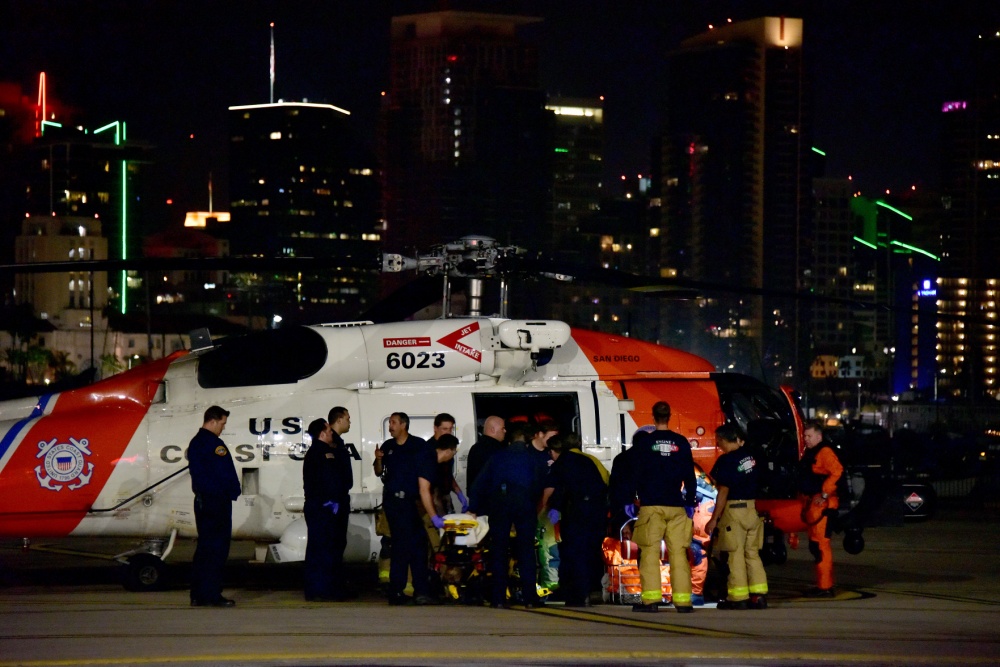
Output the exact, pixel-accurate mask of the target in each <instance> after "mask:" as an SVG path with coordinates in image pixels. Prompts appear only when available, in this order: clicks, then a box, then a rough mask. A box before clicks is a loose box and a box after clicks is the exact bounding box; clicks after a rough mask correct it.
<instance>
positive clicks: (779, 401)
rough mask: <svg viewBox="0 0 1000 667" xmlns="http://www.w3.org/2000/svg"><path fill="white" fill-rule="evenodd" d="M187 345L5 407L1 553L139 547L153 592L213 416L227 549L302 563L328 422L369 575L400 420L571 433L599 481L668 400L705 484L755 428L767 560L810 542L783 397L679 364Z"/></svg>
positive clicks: (436, 330)
mask: <svg viewBox="0 0 1000 667" xmlns="http://www.w3.org/2000/svg"><path fill="white" fill-rule="evenodd" d="M514 252H515V251H514V250H512V249H505V248H498V247H497V246H496V244H495V243H494V242H492V239H486V238H484V237H467V238H465V239H462V241H461V242H459V243H457V244H451V245H448V246H443V247H441V248H439V249H438V252H437V253H436V254H433V255H431V256H428V257H424V258H419V259H417V260H411V259H407V258H403V257H401V256H398V255H387V256H385V258H384V261H383V268H384V269H385V270H387V271H402V270H405V269H408V268H417V269H418V270H421V271H424V272H427V273H432V274H434V275H439V276H444V278H445V281H447V279H448V277H449V276H450V277H466V278H470V279H472V280H478V279H480V278H481V277H482V276H483V275H490V272H491V271H496V270H498V267H499V266H500V265H501V264H502V262H501V260H502V259H503V258H504V257H506V256H507V255H509V254H512V253H514ZM474 291H475V290H470V292H474ZM501 315H503V312H501ZM206 333H207V332H206ZM193 340H195V342H193V344H192V349H191V350H189V351H181V352H178V353H175V354H173V355H171V356H169V357H166V358H164V359H160V360H157V361H153V362H150V363H147V364H145V365H142V366H139V367H137V368H134V369H132V370H130V371H127V372H124V373H121V374H119V375H115V376H112V377H109V378H107V379H105V380H102V381H100V382H97V383H95V384H92V385H90V386H87V387H83V388H80V389H74V390H70V391H65V392H62V393H57V394H51V395H43V396H41V397H38V398H27V399H22V400H12V401H6V402H3V403H0V537H7V538H15V537H16V538H36V537H62V536H109V537H110V536H114V537H130V538H138V539H139V540H141V541H142V546H140V547H139V548H137V549H135V550H132V551H129V552H127V553H124V554H119V555H118V556H117V559H118V560H119V561H120V562H122V563H124V564H126V565H127V566H128V568H127V570H126V572H127V575H126V585H127V586H128V587H129V588H131V589H134V590H144V589H152V588H156V587H158V586H160V585H162V583H163V568H164V560H165V559H167V558H168V557H169V555H170V553H171V550H172V549H173V547H174V544H175V541H176V540H177V539H178V538H182V539H183V538H194V537H196V536H197V532H196V529H195V523H194V514H193V509H192V502H193V495H192V492H191V485H190V480H189V478H188V475H187V462H186V460H185V455H186V451H185V450H186V447H187V443H188V442H189V441H190V439H191V437H192V436H193V435H194V433H195V432H196V431H197V429H198V427H199V426H200V425H201V419H202V414H203V412H204V410H205V409H206V408H207V407H208V406H210V405H220V406H222V407H223V408H225V409H226V410H229V411H230V413H231V414H230V417H229V420H228V424H227V426H226V429H225V431H224V432H223V433H222V438H223V440H224V441H225V442H226V443H227V445H228V446H229V447H230V449H231V451H232V452H233V457H234V459H235V463H236V466H237V472H238V473H239V476H240V480H241V483H242V495H241V496H240V498H239V499H238V500H237V501H236V503H235V505H234V510H233V538H234V539H238V540H251V541H253V542H255V543H256V544H257V546H258V548H257V550H256V553H257V558H258V560H264V559H265V558H266V557H268V556H270V558H271V559H273V560H276V561H279V562H289V561H296V560H301V559H303V558H304V554H305V539H306V530H305V521H304V519H303V513H302V510H303V504H304V498H303V491H302V469H301V466H302V459H303V456H304V454H305V452H306V450H307V449H308V447H309V446H310V441H309V436H308V435H307V434H306V433H305V428H306V425H308V424H309V422H310V421H311V420H313V419H315V418H318V417H325V416H326V414H327V412H328V411H329V409H330V408H331V407H333V406H335V405H341V406H344V407H346V408H348V410H350V413H351V416H352V429H351V431H350V432H349V433H347V434H346V440H347V441H348V444H349V447H350V449H351V452H352V454H353V456H354V459H355V461H354V479H355V486H354V489H353V491H352V494H351V507H352V515H351V519H350V524H349V533H348V546H347V553H346V554H345V558H346V559H347V560H349V561H354V562H371V561H375V560H376V559H377V554H378V552H379V548H380V545H379V538H378V537H377V536H376V534H375V529H374V510H375V509H376V506H377V505H378V504H379V502H380V498H381V482H380V480H379V478H378V477H376V476H375V475H374V472H373V469H372V461H373V457H374V451H375V449H376V448H377V447H378V446H379V445H380V444H381V443H382V442H383V441H385V440H386V439H388V438H389V437H390V436H389V431H388V419H389V415H390V414H391V413H393V412H396V411H403V412H406V413H408V414H409V416H410V419H411V428H410V431H411V433H414V434H416V435H429V434H430V432H431V427H432V423H433V419H434V416H435V415H436V414H438V413H439V412H442V411H447V412H449V413H451V414H452V415H454V416H455V418H456V420H457V425H456V426H457V433H456V435H458V437H459V439H460V441H461V442H462V443H466V444H471V443H472V442H474V441H475V440H476V439H477V435H478V427H479V426H481V425H482V423H483V421H484V420H485V418H486V417H487V416H489V415H498V416H501V417H504V418H509V417H512V416H514V415H533V414H537V413H545V414H546V415H549V416H551V417H553V418H554V419H556V420H557V421H558V422H559V423H560V426H561V428H562V429H565V430H573V431H576V432H577V433H579V434H580V436H581V438H582V441H583V448H584V450H585V451H586V452H588V453H590V454H592V455H594V456H595V457H596V458H597V459H598V460H600V461H601V462H602V463H603V464H604V465H605V466H606V467H608V468H609V469H610V467H611V463H612V460H613V458H614V456H615V455H616V454H618V453H619V452H621V451H622V448H623V446H625V445H627V444H629V443H630V442H631V438H632V435H633V434H634V433H635V432H636V431H637V430H638V429H639V428H640V427H643V426H645V425H648V424H651V423H652V422H653V419H652V406H653V404H654V403H655V402H656V401H658V400H667V401H668V402H669V403H670V404H671V407H672V410H673V418H672V421H671V428H672V429H674V430H676V431H678V432H680V433H681V434H683V435H685V436H686V437H687V438H688V439H689V440H690V442H691V445H692V450H693V453H694V460H695V462H696V464H697V465H699V466H700V467H701V468H702V469H703V470H706V471H707V470H710V469H711V467H712V464H713V462H714V461H715V458H716V457H717V455H718V451H717V450H716V447H715V439H714V432H715V428H716V427H717V426H719V425H720V424H722V423H724V422H725V421H727V420H732V421H736V422H738V423H740V424H741V425H742V426H743V427H744V428H745V429H746V430H747V432H748V434H749V437H750V440H751V444H752V445H753V446H755V447H757V448H758V450H759V451H760V452H761V455H762V456H763V457H764V460H765V462H766V465H765V468H766V473H767V474H766V475H765V490H766V491H767V494H766V495H769V496H770V497H771V499H770V500H767V501H762V504H761V505H759V507H761V508H762V510H764V511H765V512H768V513H769V514H770V515H771V517H772V518H771V519H770V528H771V531H772V532H771V536H772V537H771V539H769V541H768V546H767V547H766V548H767V549H769V550H771V552H772V553H771V560H772V561H775V560H777V561H780V560H782V553H783V550H784V541H783V539H782V538H781V533H783V532H796V531H802V530H804V528H805V527H804V526H803V525H801V521H800V520H799V519H798V501H797V500H795V499H794V495H793V488H794V487H793V486H792V485H791V484H790V483H789V482H788V477H787V475H786V474H785V473H787V472H788V471H790V470H792V469H794V467H795V464H796V462H797V460H798V458H799V456H800V453H801V450H802V438H801V434H802V420H801V417H800V413H799V409H798V407H797V405H796V397H795V394H794V392H793V391H792V390H791V389H790V388H788V387H782V388H781V389H780V390H775V389H772V388H770V387H768V386H766V385H764V384H763V383H760V382H758V381H757V380H754V379H752V378H750V377H747V376H742V375H736V374H722V373H716V372H715V369H714V367H713V366H712V365H711V364H710V363H709V362H708V361H706V360H704V359H702V358H700V357H697V356H695V355H692V354H689V353H686V352H683V351H680V350H676V349H672V348H668V347H663V346H660V345H656V344H652V343H647V342H643V341H639V340H634V339H630V338H625V337H621V336H616V335H609V334H601V333H595V332H591V331H586V330H582V329H571V328H570V327H569V326H568V325H566V324H564V323H562V322H558V321H552V320H524V319H507V318H506V317H503V316H501V317H484V316H472V317H466V318H456V319H438V320H426V321H405V322H395V323H387V324H375V323H372V322H370V321H364V322H347V323H338V324H321V325H315V326H296V327H289V328H280V329H275V330H268V331H264V332H258V333H252V334H249V335H246V336H239V337H232V338H225V339H222V340H220V341H214V342H213V341H212V340H211V338H210V337H208V336H207V335H203V336H202V338H201V340H200V341H198V340H197V339H193ZM464 469H465V457H464V456H461V455H460V456H459V458H458V463H457V466H456V476H457V478H458V480H459V483H460V484H462V485H463V486H464ZM849 538H850V541H849V542H848V541H845V546H846V545H848V544H850V546H849V548H848V551H852V552H857V551H860V549H861V548H862V547H863V540H862V539H861V529H860V527H857V526H856V527H853V528H852V529H851V530H850V531H849Z"/></svg>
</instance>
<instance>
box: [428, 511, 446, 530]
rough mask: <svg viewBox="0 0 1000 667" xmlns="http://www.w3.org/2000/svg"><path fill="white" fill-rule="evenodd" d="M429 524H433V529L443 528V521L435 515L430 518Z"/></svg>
mask: <svg viewBox="0 0 1000 667" xmlns="http://www.w3.org/2000/svg"><path fill="white" fill-rule="evenodd" d="M431 523H433V524H434V527H435V528H437V529H438V530H441V529H442V528H444V519H442V518H441V517H439V516H438V515H437V514H435V515H434V516H432V517H431Z"/></svg>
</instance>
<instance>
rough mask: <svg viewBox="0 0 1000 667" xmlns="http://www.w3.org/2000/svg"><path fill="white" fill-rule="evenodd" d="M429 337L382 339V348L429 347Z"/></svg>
mask: <svg viewBox="0 0 1000 667" xmlns="http://www.w3.org/2000/svg"><path fill="white" fill-rule="evenodd" d="M430 346H431V339H430V336H418V337H416V338H383V339H382V347H430Z"/></svg>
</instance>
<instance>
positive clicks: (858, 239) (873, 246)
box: [854, 236, 878, 250]
mask: <svg viewBox="0 0 1000 667" xmlns="http://www.w3.org/2000/svg"><path fill="white" fill-rule="evenodd" d="M854 240H855V241H857V242H858V243H860V244H861V245H863V246H867V247H869V248H871V249H872V250H878V248H877V247H876V246H875V244H874V243H869V242H868V241H865V240H864V239H863V238H861V237H860V236H855V237H854Z"/></svg>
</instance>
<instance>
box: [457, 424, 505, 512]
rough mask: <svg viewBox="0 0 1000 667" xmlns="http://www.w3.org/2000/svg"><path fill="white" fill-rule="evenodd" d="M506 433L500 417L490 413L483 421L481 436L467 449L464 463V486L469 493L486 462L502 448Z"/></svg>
mask: <svg viewBox="0 0 1000 667" xmlns="http://www.w3.org/2000/svg"><path fill="white" fill-rule="evenodd" d="M506 434H507V429H506V428H505V424H504V421H503V419H502V418H500V417H497V416H496V415H490V416H489V417H487V418H486V421H484V422H483V437H481V438H479V440H477V441H476V444H474V445H472V449H470V450H469V460H468V462H467V463H466V464H465V465H466V468H465V488H466V489H468V490H469V493H472V486H473V485H474V484H475V483H476V478H477V477H479V473H480V472H481V471H482V469H483V466H485V465H486V462H487V461H489V460H490V457H492V456H493V455H494V454H496V453H497V452H499V451H500V450H501V449H503V441H504V438H505V437H506Z"/></svg>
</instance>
